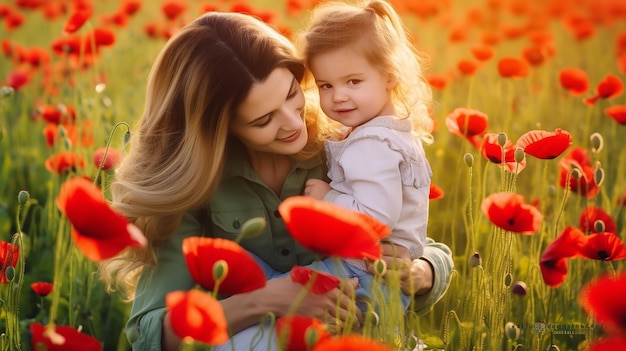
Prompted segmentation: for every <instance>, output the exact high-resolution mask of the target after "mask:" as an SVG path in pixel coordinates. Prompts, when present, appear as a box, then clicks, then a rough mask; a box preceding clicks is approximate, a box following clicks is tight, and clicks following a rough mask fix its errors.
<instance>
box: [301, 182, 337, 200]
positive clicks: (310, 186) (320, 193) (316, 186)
mask: <svg viewBox="0 0 626 351" xmlns="http://www.w3.org/2000/svg"><path fill="white" fill-rule="evenodd" d="M330 189H331V187H330V185H328V183H326V182H325V181H323V180H321V179H315V178H311V179H307V181H306V183H305V184H304V195H306V196H310V197H312V198H315V199H318V200H323V199H324V196H326V193H327V192H329V191H330Z"/></svg>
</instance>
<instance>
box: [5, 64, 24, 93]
mask: <svg viewBox="0 0 626 351" xmlns="http://www.w3.org/2000/svg"><path fill="white" fill-rule="evenodd" d="M29 80H30V76H29V74H28V72H25V71H24V70H23V69H17V70H13V71H9V73H8V75H7V82H6V84H7V86H10V87H11V88H13V89H15V91H18V90H20V89H21V88H22V87H23V86H25V85H26V84H28V82H29Z"/></svg>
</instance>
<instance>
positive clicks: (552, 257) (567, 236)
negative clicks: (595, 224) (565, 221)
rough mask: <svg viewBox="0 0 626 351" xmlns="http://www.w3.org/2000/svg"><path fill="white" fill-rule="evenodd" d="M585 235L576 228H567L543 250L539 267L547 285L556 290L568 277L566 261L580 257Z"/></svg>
mask: <svg viewBox="0 0 626 351" xmlns="http://www.w3.org/2000/svg"><path fill="white" fill-rule="evenodd" d="M584 243H585V235H584V234H583V232H582V231H580V230H579V229H577V228H574V227H569V226H568V227H565V229H564V230H563V231H562V232H561V234H560V235H559V236H558V237H557V238H556V239H554V241H553V242H552V243H551V244H550V245H548V247H546V248H545V250H543V253H542V254H541V259H540V261H539V266H540V268H541V275H542V277H543V281H544V283H546V285H548V286H550V287H553V288H556V287H558V286H559V285H561V284H563V282H564V281H565V277H567V261H566V259H568V258H571V257H576V256H579V255H580V248H581V247H582V246H583V245H584Z"/></svg>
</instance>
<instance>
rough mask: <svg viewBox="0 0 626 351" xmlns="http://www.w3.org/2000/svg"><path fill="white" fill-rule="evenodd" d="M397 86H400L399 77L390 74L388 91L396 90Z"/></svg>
mask: <svg viewBox="0 0 626 351" xmlns="http://www.w3.org/2000/svg"><path fill="white" fill-rule="evenodd" d="M396 85H398V77H396V76H395V75H393V74H390V75H389V76H388V78H387V90H393V89H395V87H396Z"/></svg>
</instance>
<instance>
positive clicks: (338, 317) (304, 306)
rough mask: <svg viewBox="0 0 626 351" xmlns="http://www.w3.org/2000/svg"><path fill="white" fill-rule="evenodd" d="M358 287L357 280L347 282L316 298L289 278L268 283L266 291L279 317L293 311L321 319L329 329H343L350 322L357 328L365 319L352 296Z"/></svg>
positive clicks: (272, 280) (344, 281)
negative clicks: (331, 327) (333, 327)
mask: <svg viewBox="0 0 626 351" xmlns="http://www.w3.org/2000/svg"><path fill="white" fill-rule="evenodd" d="M357 285H358V281H357V280H356V279H346V280H343V282H342V284H340V286H339V287H337V288H335V289H333V290H331V291H329V292H327V293H325V294H321V295H316V294H313V293H311V292H305V289H304V287H303V286H302V285H300V284H298V283H294V282H293V281H291V278H290V277H282V278H276V279H271V280H268V281H267V285H266V287H265V289H267V292H268V293H267V295H268V297H269V298H270V299H271V301H268V302H269V303H270V304H271V306H273V308H272V310H273V311H274V312H275V313H276V314H277V315H279V316H281V315H285V314H287V313H288V312H291V313H294V314H298V315H304V316H309V317H313V318H316V319H319V320H320V321H322V322H324V323H326V324H328V325H330V326H335V327H341V326H343V325H345V324H346V323H350V325H352V326H353V327H355V328H358V327H360V321H361V318H362V316H361V311H360V310H359V309H358V308H357V306H356V303H355V301H354V299H353V297H352V296H354V289H355V288H356V286H357ZM299 299H301V300H299ZM293 304H297V305H293Z"/></svg>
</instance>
